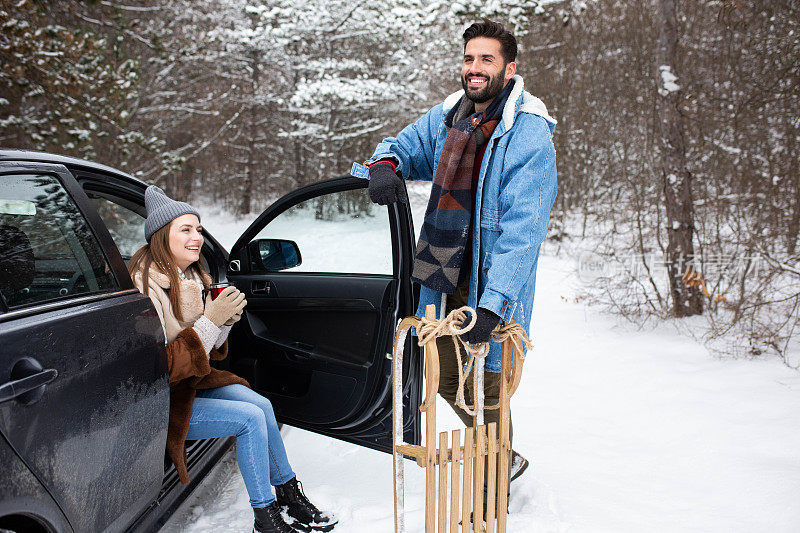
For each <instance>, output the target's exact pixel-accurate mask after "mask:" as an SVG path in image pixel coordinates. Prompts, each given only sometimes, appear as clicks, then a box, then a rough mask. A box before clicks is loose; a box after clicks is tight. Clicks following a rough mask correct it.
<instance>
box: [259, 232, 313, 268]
mask: <svg viewBox="0 0 800 533" xmlns="http://www.w3.org/2000/svg"><path fill="white" fill-rule="evenodd" d="M247 249H248V250H249V252H250V253H249V255H250V270H251V272H279V271H281V270H286V269H288V268H292V267H296V266H298V265H300V264H301V263H302V262H303V260H302V257H301V255H300V249H299V248H298V247H297V243H296V242H294V241H287V240H284V239H256V240H254V241H251V242H250V244H248V245H247Z"/></svg>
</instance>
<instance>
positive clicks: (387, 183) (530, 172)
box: [367, 19, 556, 477]
mask: <svg viewBox="0 0 800 533" xmlns="http://www.w3.org/2000/svg"><path fill="white" fill-rule="evenodd" d="M463 38H464V62H463V64H462V67H461V84H462V86H463V89H464V90H463V91H459V92H457V93H455V94H452V95H450V96H449V97H448V98H447V99H446V100H445V101H444V102H443V103H441V104H439V105H437V106H436V107H434V108H432V109H431V110H430V111H428V112H427V113H426V114H425V116H423V117H422V118H420V119H419V120H417V121H416V122H414V123H413V124H411V125H409V126H407V127H406V128H405V129H403V131H401V132H400V133H399V134H398V135H397V137H389V138H387V139H384V140H383V141H382V142H381V143H380V144H379V145H378V147H377V148H376V150H375V153H374V154H373V155H372V157H371V158H370V160H369V161H367V165H368V166H369V168H370V170H369V176H370V184H369V194H370V198H371V199H372V201H373V202H375V203H378V204H381V205H387V204H390V203H393V202H395V201H398V200H399V201H401V202H406V197H405V187H404V186H403V183H402V179H403V178H405V179H408V180H429V181H430V180H433V186H432V188H431V196H430V200H429V203H428V208H427V211H426V214H425V220H424V223H423V226H422V231H421V234H420V239H419V242H418V244H417V253H416V257H415V261H414V269H413V273H412V279H414V280H415V281H417V282H419V283H420V284H421V290H420V301H419V308H418V309H417V316H423V315H424V313H425V308H426V306H428V305H430V304H434V305H436V310H437V315H438V316H440V317H442V316H444V315H445V314H446V313H448V312H450V311H451V310H452V309H454V308H458V307H461V306H463V305H469V306H470V307H472V308H473V309H476V310H477V320H476V323H475V325H474V327H473V328H472V330H471V331H469V332H468V333H466V334H465V335H464V337H465V338H464V340H465V341H467V342H470V343H473V344H475V343H481V342H489V341H490V340H491V338H490V337H491V332H492V330H493V329H494V328H495V326H497V325H498V324H499V323H500V322H501V321H504V322H508V321H510V320H511V319H514V320H515V321H516V322H517V323H519V324H520V325H521V326H522V327H524V328H525V329H526V331H527V330H528V328H529V325H530V320H531V310H532V307H533V294H534V284H535V281H536V265H537V262H538V257H539V247H540V245H541V244H542V241H544V238H545V234H546V232H547V226H548V221H549V218H550V208H551V207H552V205H553V201H554V200H555V197H556V161H555V149H554V147H553V142H552V133H553V129H554V128H555V124H556V121H555V120H553V119H552V118H551V117H550V116H549V115H548V114H547V109H546V108H545V106H544V104H543V103H542V102H541V100H539V99H538V98H536V97H534V96H532V95H531V94H529V93H527V92H525V91H524V84H523V81H522V78H521V77H520V76H518V75H516V70H517V65H516V63H515V59H516V54H517V42H516V39H515V38H514V36H513V35H512V34H511V33H510V32H508V31H506V30H505V29H504V28H503V26H502V25H501V24H497V23H495V22H492V21H489V20H486V19H484V20H483V21H482V22H479V23H475V24H472V25H471V26H470V27H469V28H467V29H466V31H465V32H464V35H463ZM401 176H402V178H401ZM437 346H438V348H439V358H440V366H441V368H440V382H439V393H440V394H441V395H442V397H443V398H444V399H445V400H446V401H447V403H448V404H450V406H451V407H452V408H453V409H454V410H455V412H456V413H457V414H458V416H459V417H460V418H461V420H462V421H463V422H464V424H466V425H468V426H471V425H472V419H471V417H470V416H469V415H468V414H467V413H466V412H464V411H463V410H461V409H460V408H458V407H457V406H456V404H455V397H456V390H457V388H458V363H457V360H456V355H455V350H454V347H453V343H452V341H451V340H450V339H446V338H442V339H439V340H438V341H437ZM500 356H501V347H500V344H499V343H497V342H494V341H491V344H490V351H489V355H488V356H487V358H486V367H485V368H486V375H485V378H484V391H485V401H486V405H493V404H496V403H497V401H498V397H499V390H500ZM467 386H468V388H467V390H466V391H465V397H466V399H467V402H468V404H469V403H470V402H472V399H473V398H474V391H473V390H472V378H471V376H470V377H468V379H467ZM498 414H499V412H498V410H487V411H485V415H484V418H485V421H486V423H490V422H499V420H498V418H499V417H498ZM513 455H514V457H513V458H512V461H511V463H512V476H513V477H516V476H518V475H519V474H521V473H522V470H524V469H525V467H527V461H525V459H524V458H522V457H521V456H519V455H517V454H513ZM515 464H516V469H515V468H514V466H515Z"/></svg>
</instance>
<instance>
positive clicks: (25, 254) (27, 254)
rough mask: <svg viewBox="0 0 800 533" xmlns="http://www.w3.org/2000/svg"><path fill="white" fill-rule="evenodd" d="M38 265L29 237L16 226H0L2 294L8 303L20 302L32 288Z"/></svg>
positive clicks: (0, 286)
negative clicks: (22, 293)
mask: <svg viewBox="0 0 800 533" xmlns="http://www.w3.org/2000/svg"><path fill="white" fill-rule="evenodd" d="M35 270H36V265H35V263H34V259H33V248H31V241H30V239H28V236H27V235H26V234H25V232H24V231H22V230H21V229H19V228H15V227H14V226H6V225H0V293H2V295H3V297H4V298H5V300H6V302H9V303H11V302H13V301H15V300H19V296H20V295H19V292H20V291H22V290H23V289H26V288H28V287H30V286H31V284H32V283H33V277H34V274H35Z"/></svg>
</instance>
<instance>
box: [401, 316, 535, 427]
mask: <svg viewBox="0 0 800 533" xmlns="http://www.w3.org/2000/svg"><path fill="white" fill-rule="evenodd" d="M467 319H471V320H469V322H466V321H467ZM476 320H477V314H476V313H475V310H473V309H472V308H471V307H467V306H464V307H459V308H458V309H453V310H452V311H451V312H450V313H449V314H448V315H447V316H446V317H444V318H443V319H441V320H437V319H430V318H425V317H422V318H420V322H419V325H418V326H417V335H418V337H419V341H418V344H419V345H420V346H423V347H424V346H425V344H427V343H428V342H430V341H432V340H435V339H437V338H439V337H443V336H446V335H447V336H450V338H451V339H452V340H453V346H454V347H455V350H456V358H457V359H458V390H457V391H456V405H458V406H459V407H460V408H461V409H463V410H464V412H466V413H467V414H468V415H470V416H475V411H476V407H475V403H474V401H473V405H472V406H469V405H467V401H466V399H465V398H464V384H465V383H466V381H467V376H468V375H469V373H470V371H471V370H472V368H473V366H474V364H475V360H476V359H477V358H480V359H485V358H486V356H487V355H488V354H489V343H488V342H483V343H480V344H474V345H473V344H470V343H468V342H465V341H463V340H462V339H461V335H463V334H464V333H467V332H468V331H470V330H471V329H472V328H473V327H474V326H475V321H476ZM492 339H493V340H495V341H496V342H499V343H501V344H502V343H503V342H505V341H506V340H510V341H511V343H512V345H513V346H514V351H515V356H517V357H520V360H521V361H524V360H525V349H531V348H533V342H531V340H530V338H529V337H528V335H527V334H526V333H525V330H524V329H522V326H520V325H519V324H517V323H516V322H514V321H511V322H509V323H507V324H498V326H497V327H496V328H495V329H494V331H492ZM462 346H463V348H464V351H465V352H466V353H468V354H469V355H470V358H469V360H468V361H467V365H466V368H465V367H464V362H463V359H462V355H461V348H462ZM472 379H473V390H478V373H477V372H473V373H472ZM499 408H500V403H499V402H498V403H497V404H495V405H489V406H484V410H486V409H499Z"/></svg>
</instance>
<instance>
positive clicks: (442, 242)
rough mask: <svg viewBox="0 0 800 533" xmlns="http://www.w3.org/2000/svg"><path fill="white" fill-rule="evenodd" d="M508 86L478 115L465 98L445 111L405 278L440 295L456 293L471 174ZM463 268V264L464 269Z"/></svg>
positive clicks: (497, 118)
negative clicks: (425, 204) (413, 254)
mask: <svg viewBox="0 0 800 533" xmlns="http://www.w3.org/2000/svg"><path fill="white" fill-rule="evenodd" d="M513 87H514V82H511V83H508V84H506V86H505V87H504V88H503V91H502V92H501V93H500V94H499V95H497V97H496V98H495V99H494V101H492V103H491V104H490V105H489V107H488V108H487V109H486V111H485V112H484V113H475V106H474V104H473V103H472V101H470V100H469V99H468V98H466V96H462V97H461V99H460V100H459V101H458V103H457V104H456V105H455V106H453V108H452V109H451V110H450V111H449V112H448V113H447V116H446V117H445V121H444V123H445V126H446V127H447V128H449V130H448V132H447V138H446V139H445V142H444V148H443V149H442V155H441V157H440V158H439V166H438V167H437V168H436V175H435V176H434V178H433V186H432V188H431V197H430V200H429V201H428V208H427V210H426V211H425V220H424V222H423V223H422V230H421V232H420V236H419V242H418V243H417V253H416V257H415V259H414V270H413V272H412V274H411V279H412V280H414V281H417V282H419V283H421V284H422V285H425V286H426V287H428V288H430V289H433V290H435V291H439V292H443V293H445V294H453V293H455V292H456V287H457V286H458V281H459V279H461V276H460V274H461V270H462V267H463V263H464V251H465V249H466V244H467V241H468V237H469V228H470V221H471V220H472V211H473V208H474V202H473V200H472V171H473V168H472V167H473V165H474V163H475V154H476V152H477V149H478V148H479V147H480V146H482V145H483V144H484V143H485V142H486V141H487V140H488V139H489V137H491V135H492V132H494V129H495V127H497V124H499V122H500V117H501V115H502V112H503V108H504V107H505V103H506V101H507V100H508V95H509V94H510V93H511V90H512V89H513ZM467 268H469V266H467Z"/></svg>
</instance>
